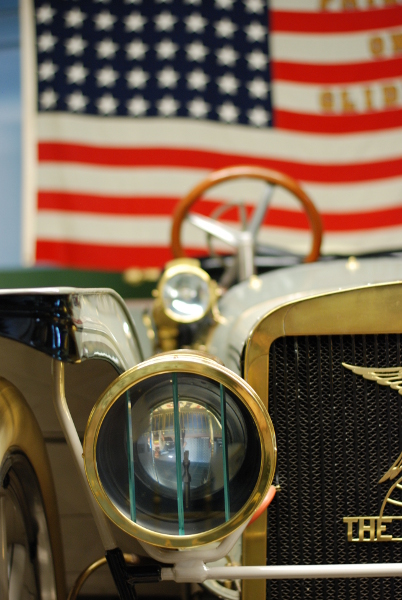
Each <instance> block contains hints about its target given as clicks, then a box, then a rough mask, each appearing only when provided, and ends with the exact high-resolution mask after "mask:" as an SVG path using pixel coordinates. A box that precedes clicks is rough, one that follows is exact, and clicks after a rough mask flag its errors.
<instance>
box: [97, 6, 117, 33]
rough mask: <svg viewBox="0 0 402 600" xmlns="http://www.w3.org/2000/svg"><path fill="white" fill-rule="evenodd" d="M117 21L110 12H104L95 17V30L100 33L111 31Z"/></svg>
mask: <svg viewBox="0 0 402 600" xmlns="http://www.w3.org/2000/svg"><path fill="white" fill-rule="evenodd" d="M116 20H117V17H115V16H114V15H112V13H110V12H109V11H108V10H103V11H102V12H100V13H99V14H97V15H95V16H94V23H95V29H97V30H98V31H110V29H113V26H114V24H115V22H116Z"/></svg>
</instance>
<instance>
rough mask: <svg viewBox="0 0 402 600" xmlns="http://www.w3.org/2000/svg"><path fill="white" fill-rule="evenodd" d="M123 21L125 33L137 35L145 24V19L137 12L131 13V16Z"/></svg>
mask: <svg viewBox="0 0 402 600" xmlns="http://www.w3.org/2000/svg"><path fill="white" fill-rule="evenodd" d="M123 20H124V25H125V28H126V31H136V32H137V33H138V32H140V31H142V30H143V29H144V25H145V23H146V22H147V19H146V18H145V17H143V16H142V14H141V13H139V12H132V13H131V15H128V16H127V17H125V18H124V19H123Z"/></svg>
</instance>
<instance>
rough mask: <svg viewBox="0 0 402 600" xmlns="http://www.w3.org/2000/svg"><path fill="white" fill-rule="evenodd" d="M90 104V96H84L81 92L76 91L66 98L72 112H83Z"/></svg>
mask: <svg viewBox="0 0 402 600" xmlns="http://www.w3.org/2000/svg"><path fill="white" fill-rule="evenodd" d="M88 102H89V99H88V96H84V94H83V93H82V91H81V90H75V91H74V92H73V93H72V94H69V95H68V96H67V97H66V104H67V107H68V110H70V111H71V112H82V111H84V110H85V109H86V106H87V104H88Z"/></svg>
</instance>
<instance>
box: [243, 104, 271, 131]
mask: <svg viewBox="0 0 402 600" xmlns="http://www.w3.org/2000/svg"><path fill="white" fill-rule="evenodd" d="M247 117H248V119H249V121H250V123H251V124H252V125H255V126H256V127H263V126H264V125H267V124H268V119H269V112H268V111H267V110H265V108H263V107H262V106H255V107H254V108H252V109H251V110H249V111H247Z"/></svg>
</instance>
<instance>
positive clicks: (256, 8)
mask: <svg viewBox="0 0 402 600" xmlns="http://www.w3.org/2000/svg"><path fill="white" fill-rule="evenodd" d="M243 1H244V3H245V5H246V11H247V12H249V13H262V11H263V10H264V3H263V1H262V0H243Z"/></svg>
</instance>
